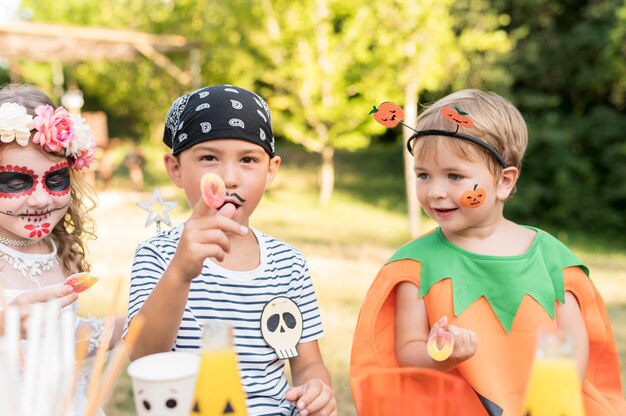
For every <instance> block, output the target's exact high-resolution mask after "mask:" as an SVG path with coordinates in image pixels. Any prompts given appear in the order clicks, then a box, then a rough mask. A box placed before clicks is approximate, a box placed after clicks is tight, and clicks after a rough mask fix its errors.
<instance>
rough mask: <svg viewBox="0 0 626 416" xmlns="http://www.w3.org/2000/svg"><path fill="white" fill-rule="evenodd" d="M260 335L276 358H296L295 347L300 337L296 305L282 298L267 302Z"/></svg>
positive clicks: (298, 315)
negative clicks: (272, 350)
mask: <svg viewBox="0 0 626 416" xmlns="http://www.w3.org/2000/svg"><path fill="white" fill-rule="evenodd" d="M261 333H262V334H263V339H265V341H266V342H267V343H268V344H269V345H270V346H271V347H272V348H274V351H276V354H277V355H278V358H280V359H281V360H285V359H287V358H293V357H297V356H298V350H297V349H296V345H297V344H298V342H299V341H300V338H301V337H302V313H301V312H300V309H298V305H296V304H295V302H294V301H292V300H291V299H289V298H286V297H284V296H278V297H275V298H274V299H272V300H270V301H269V302H267V303H266V304H265V307H264V308H263V313H262V314H261Z"/></svg>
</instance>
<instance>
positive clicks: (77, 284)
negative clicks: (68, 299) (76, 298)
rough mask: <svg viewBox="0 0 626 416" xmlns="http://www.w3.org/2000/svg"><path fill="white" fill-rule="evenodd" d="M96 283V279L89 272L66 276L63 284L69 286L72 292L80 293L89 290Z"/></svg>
mask: <svg viewBox="0 0 626 416" xmlns="http://www.w3.org/2000/svg"><path fill="white" fill-rule="evenodd" d="M97 281H98V278H97V277H95V276H92V275H91V273H89V272H82V273H76V274H73V275H71V276H68V277H67V279H65V282H64V284H66V285H68V286H71V287H72V289H74V292H76V293H80V292H82V291H84V290H87V289H89V288H90V287H91V286H93V285H94V284H95V283H96V282H97Z"/></svg>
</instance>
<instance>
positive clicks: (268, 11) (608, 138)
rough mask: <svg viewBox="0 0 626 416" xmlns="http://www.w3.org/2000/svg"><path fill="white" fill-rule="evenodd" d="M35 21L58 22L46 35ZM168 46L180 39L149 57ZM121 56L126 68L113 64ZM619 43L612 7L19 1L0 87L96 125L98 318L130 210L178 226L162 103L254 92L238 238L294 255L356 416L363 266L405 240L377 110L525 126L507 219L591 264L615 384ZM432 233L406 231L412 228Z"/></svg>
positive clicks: (342, 394) (625, 157)
mask: <svg viewBox="0 0 626 416" xmlns="http://www.w3.org/2000/svg"><path fill="white" fill-rule="evenodd" d="M20 24H22V25H26V26H23V27H24V28H25V29H24V31H25V32H26V34H27V35H28V33H29V31H31V32H32V31H34V30H35V29H37V28H39V30H40V31H42V32H43V35H40V36H41V37H40V38H36V39H37V41H36V42H33V41H32V40H31V41H30V42H28V43H27V46H28V48H27V49H23V52H22V53H15V52H14V51H15V50H18V49H16V48H17V46H16V45H17V42H19V39H18V40H16V39H17V38H14V37H11V38H10V39H9V38H7V37H6V36H8V35H15V32H16V31H17V29H16V28H19V27H22V26H20ZM42 24H52V25H55V27H56V25H67V26H63V27H62V28H61V29H60V30H59V32H58V33H60V34H61V35H58V36H57V37H56V38H55V35H54V34H55V33H57V31H55V30H53V29H52V28H51V27H48V26H43V27H44V28H45V30H41V28H42V26H38V25H42ZM29 25H31V26H29ZM32 25H34V26H32ZM68 27H72V28H75V27H89V28H99V29H113V30H116V31H119V32H101V33H100V32H98V33H99V35H98V33H95V32H88V33H91V35H89V36H92V41H93V39H99V40H98V42H95V41H94V42H95V43H93V45H92V46H85V45H86V44H85V43H80V42H78V41H76V39H78V38H80V37H81V36H83V37H85V36H87V35H86V34H84V33H83V34H81V33H82V32H81V33H79V34H76V32H75V31H73V30H69V29H68ZM113 33H117V34H119V36H117V35H116V36H113V35H112V34H113ZM145 33H150V34H156V35H161V36H163V37H161V38H146V37H145V36H144V34H145ZM172 35H176V36H179V37H176V38H171V37H166V36H172ZM107 36H109V38H110V39H109V40H110V43H107V42H106V41H103V40H102V37H104V38H106V37H107ZM118 37H119V38H120V39H121V40H120V39H118ZM114 38H115V39H117V41H116V42H117V43H115V42H113V40H114ZM26 39H29V38H26ZM32 39H35V38H32ZM58 39H62V40H63V41H64V42H65V43H63V42H61V43H59V40H58ZM172 39H174V40H175V41H176V42H178V41H180V40H181V39H182V43H180V44H179V45H178V46H175V47H174V46H171V44H168V45H170V46H164V45H165V44H166V43H167V42H173V40H172ZM11 42H15V44H13V43H11ZM72 42H76V43H72ZM122 44H126V46H128V47H130V48H131V50H132V51H134V52H135V53H134V54H133V55H132V56H130V57H126V58H124V59H121V58H120V59H118V58H117V57H116V56H114V54H113V52H114V51H115V50H117V48H121V46H120V45H122ZM87 45H89V44H87ZM624 45H626V1H624V0H589V1H580V0H562V1H551V0H519V1H515V2H510V1H505V0H492V1H487V0H457V1H451V0H438V1H431V0H404V1H400V0H398V1H393V0H391V1H385V2H361V1H354V0H300V1H285V0H256V1H248V0H229V1H226V0H203V1H197V0H64V1H63V2H58V1H52V0H22V1H21V2H20V1H8V2H6V5H5V3H3V8H2V10H1V11H0V58H1V59H0V83H5V82H9V81H14V82H28V83H34V84H36V85H38V86H40V87H41V88H42V89H44V90H45V91H46V92H48V93H49V94H50V95H51V96H52V97H53V98H55V100H56V101H60V99H61V97H62V96H63V95H64V94H65V93H66V92H67V91H72V90H76V88H78V89H80V91H82V94H83V97H84V105H83V106H82V111H83V113H84V114H85V115H88V114H89V113H97V112H100V114H105V115H106V127H107V129H106V135H105V136H106V137H105V139H103V141H102V142H101V146H100V149H99V154H98V163H97V169H96V171H95V176H94V177H93V178H91V179H92V181H93V183H94V185H95V187H96V190H97V193H98V195H99V205H98V207H97V208H96V210H95V211H94V215H95V217H96V220H97V225H98V229H97V234H98V240H95V241H92V242H90V249H91V257H92V261H93V265H94V270H95V272H96V273H98V274H99V275H100V276H102V277H103V279H102V281H101V283H99V284H98V286H97V287H99V289H98V290H95V289H94V290H93V291H90V292H87V293H86V294H85V295H82V296H83V299H82V300H81V304H82V306H83V309H84V313H91V314H96V315H98V314H100V315H101V314H104V313H106V311H107V310H109V308H110V306H109V305H110V304H111V302H115V304H116V305H117V306H116V308H117V312H118V313H120V314H123V313H124V312H125V308H126V303H125V299H124V296H121V297H116V296H114V295H113V294H112V290H113V288H114V287H116V286H115V285H116V283H115V282H116V281H117V280H119V279H122V281H123V282H124V284H125V285H126V286H125V287H127V280H128V274H129V270H130V262H131V261H132V255H133V251H134V248H135V246H136V245H137V244H138V243H139V242H141V241H142V240H143V239H145V238H147V237H148V236H150V235H152V234H154V232H155V230H154V228H153V226H152V227H149V228H144V227H143V225H144V222H145V214H146V213H145V212H144V211H142V210H141V209H139V208H138V207H137V206H136V202H138V201H143V200H149V199H150V197H151V193H152V189H153V188H154V187H159V188H160V189H161V191H162V193H163V194H164V196H165V197H166V198H169V199H174V200H177V201H178V202H179V207H178V208H176V209H175V210H174V211H172V213H171V215H172V218H173V220H174V222H175V223H179V222H180V221H183V220H184V218H185V216H186V215H188V213H189V211H188V208H187V207H186V202H185V200H184V196H183V195H182V193H181V192H180V190H178V189H175V188H173V187H172V186H171V185H170V184H169V182H168V180H167V178H166V176H165V174H164V170H163V167H162V161H161V160H162V156H163V153H164V152H165V150H166V148H165V146H164V145H163V144H162V143H161V134H162V131H163V124H164V118H165V114H166V112H167V110H168V108H169V106H170V104H171V103H172V101H173V99H174V98H176V97H178V96H179V95H181V94H183V93H186V92H189V91H192V90H193V89H195V88H197V87H201V86H204V85H209V84H216V83H230V84H236V85H239V86H242V87H245V88H249V89H252V90H255V91H257V92H259V93H260V94H261V95H263V96H264V97H265V98H266V99H267V101H268V103H269V105H270V107H271V109H272V115H273V122H274V131H275V134H276V136H277V138H278V144H277V146H278V152H279V154H281V156H282V157H283V161H284V163H283V166H282V167H281V170H280V172H279V176H278V179H277V181H276V183H275V184H274V186H273V187H272V188H271V189H270V190H269V191H268V193H267V195H266V197H265V199H264V201H263V203H262V204H261V206H260V207H259V208H258V211H257V212H256V213H255V216H254V217H253V225H254V226H256V227H258V228H260V229H262V230H263V231H265V232H267V233H270V234H273V235H275V236H277V237H279V238H283V239H285V240H287V241H289V242H291V243H293V244H294V245H296V246H297V247H298V248H300V249H301V250H302V251H303V252H304V254H305V255H306V256H307V258H308V259H309V262H310V266H311V270H312V274H313V278H314V282H315V285H316V288H317V291H318V296H319V299H320V304H321V306H322V313H323V318H324V320H325V325H326V337H325V338H324V339H323V341H322V343H321V345H322V349H323V352H324V355H325V359H326V361H327V364H328V366H329V368H330V370H331V372H332V374H333V378H334V381H335V388H336V391H337V395H338V398H339V402H340V414H354V408H353V406H352V403H351V397H350V392H349V389H348V387H347V368H348V360H349V349H350V344H351V335H352V331H353V329H354V324H355V322H356V316H357V314H358V310H359V306H360V303H361V301H362V298H363V296H364V294H365V291H366V290H367V287H368V286H369V284H370V283H371V280H372V279H373V277H374V276H375V275H376V272H377V270H378V268H379V267H380V266H381V265H382V264H383V263H384V261H385V260H386V259H387V258H388V256H389V255H390V254H391V253H392V252H393V250H394V248H396V247H398V246H399V245H401V244H403V243H404V242H406V241H407V240H409V239H410V238H411V233H410V232H409V230H408V227H407V206H408V205H407V199H406V196H405V184H404V177H403V153H402V152H403V144H402V143H403V139H402V131H401V130H400V128H396V129H391V130H386V129H384V128H383V127H381V126H379V125H378V124H377V123H375V122H374V121H373V120H372V119H371V117H370V116H368V112H369V110H370V109H371V107H372V105H378V104H379V103H380V102H382V101H395V102H398V103H400V104H401V105H403V106H405V108H409V109H410V108H416V109H417V110H416V111H421V109H422V108H423V107H422V106H423V105H427V104H428V103H430V102H433V101H435V100H437V99H438V98H441V97H442V96H444V95H446V94H447V93H449V92H451V91H453V90H457V89H461V88H481V89H484V90H491V91H495V92H497V93H499V94H501V95H504V96H505V97H507V98H509V99H510V100H511V101H512V102H513V103H514V104H515V105H516V106H517V107H518V108H519V109H520V111H521V112H522V113H523V115H524V117H525V119H526V121H527V124H528V127H529V131H530V144H529V149H528V153H527V158H526V160H525V162H524V167H523V171H522V175H521V179H520V182H519V184H518V193H517V195H516V196H515V197H514V198H513V199H512V200H511V201H510V203H508V204H507V208H506V215H507V217H509V218H510V219H512V220H514V221H517V222H520V223H524V224H531V225H535V226H538V227H541V228H544V229H546V230H547V231H549V232H551V233H553V234H555V235H556V236H558V237H559V238H561V239H562V240H563V241H564V242H565V243H567V244H569V245H570V246H571V247H572V248H573V249H574V251H575V252H576V253H577V254H578V255H579V256H580V257H581V258H582V259H583V260H584V261H585V262H586V264H588V265H589V266H590V268H591V270H592V278H593V279H594V282H596V284H597V285H598V287H599V289H600V291H601V293H602V294H603V296H604V297H605V300H606V302H607V304H608V306H609V310H610V313H611V316H612V318H613V326H614V330H615V332H616V336H617V339H618V346H619V348H620V352H621V357H622V368H623V369H622V377H623V378H624V372H625V371H626V370H624V361H625V360H626V351H625V348H626V345H625V344H626V294H625V293H624V292H625V291H624V288H625V286H626V237H625V236H626V221H624V216H625V214H626V181H624V177H626V140H624V132H625V131H626V117H625V116H624V109H625V107H626V48H625V47H624ZM13 46H16V48H13ZM44 46H50V48H49V49H46V48H44ZM37 50H39V51H41V52H42V53H41V54H40V55H36V54H35V52H36V51H37ZM12 51H13V52H12ZM94 51H98V52H101V55H102V56H101V57H100V58H97V57H96V58H94V56H93V54H90V53H87V52H94ZM81 53H82V54H81ZM42 55H43V56H42ZM77 56H78V57H77ZM81 57H82V58H81ZM432 225H433V223H432V222H430V221H429V220H428V219H427V218H421V223H420V224H419V231H426V230H428V229H429V228H430V227H432ZM128 383H129V381H128V378H127V377H126V376H124V377H123V378H122V379H121V381H120V383H119V385H118V388H117V389H116V392H115V394H114V395H113V398H112V401H111V404H110V405H109V408H108V409H107V414H110V415H126V414H133V410H132V409H133V406H132V396H131V391H130V387H129V384H128Z"/></svg>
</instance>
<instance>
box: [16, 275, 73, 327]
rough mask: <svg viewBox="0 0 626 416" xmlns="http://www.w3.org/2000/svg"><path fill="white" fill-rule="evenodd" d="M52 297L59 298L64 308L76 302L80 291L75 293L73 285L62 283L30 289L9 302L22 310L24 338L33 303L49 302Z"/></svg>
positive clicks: (21, 319) (21, 320)
mask: <svg viewBox="0 0 626 416" xmlns="http://www.w3.org/2000/svg"><path fill="white" fill-rule="evenodd" d="M51 299H59V301H60V302H61V305H60V306H61V308H64V307H66V306H67V305H71V304H72V303H74V302H76V299H78V293H75V292H74V289H72V287H71V286H68V285H60V286H54V287H45V288H42V289H33V290H29V291H27V292H24V293H21V294H19V295H18V296H16V297H15V298H13V300H11V302H9V305H14V306H17V307H18V309H19V311H20V331H21V337H22V338H26V328H27V325H26V323H27V321H28V317H29V316H30V309H31V305H32V304H33V303H41V302H47V301H49V300H51Z"/></svg>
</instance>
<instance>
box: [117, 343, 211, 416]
mask: <svg viewBox="0 0 626 416" xmlns="http://www.w3.org/2000/svg"><path fill="white" fill-rule="evenodd" d="M199 369H200V356H199V355H193V354H189V353H182V352H162V353H158V354H151V355H146V356H145V357H141V358H139V359H138V360H135V361H133V362H132V363H131V364H130V365H129V366H128V375H129V376H130V377H131V378H132V381H133V394H134V397H135V410H136V412H137V416H159V415H167V416H189V413H190V410H191V406H192V402H193V395H194V390H195V387H196V378H197V377H198V370H199Z"/></svg>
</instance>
